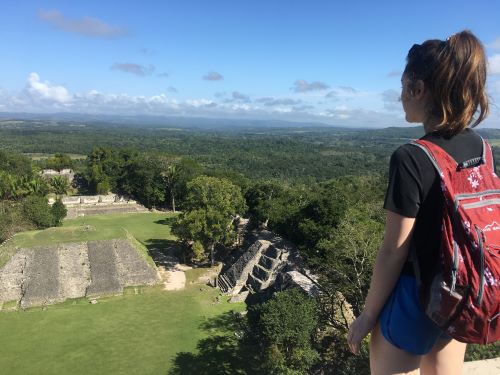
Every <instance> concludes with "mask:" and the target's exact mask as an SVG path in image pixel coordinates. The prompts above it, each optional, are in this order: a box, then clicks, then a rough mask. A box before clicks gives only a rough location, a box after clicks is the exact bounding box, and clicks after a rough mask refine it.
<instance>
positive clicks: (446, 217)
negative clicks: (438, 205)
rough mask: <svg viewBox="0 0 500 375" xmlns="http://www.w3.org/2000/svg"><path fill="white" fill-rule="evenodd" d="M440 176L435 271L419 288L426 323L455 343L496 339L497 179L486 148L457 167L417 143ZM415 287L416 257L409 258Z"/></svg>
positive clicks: (499, 263) (499, 264)
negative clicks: (440, 208)
mask: <svg viewBox="0 0 500 375" xmlns="http://www.w3.org/2000/svg"><path fill="white" fill-rule="evenodd" d="M412 144H413V145H415V146H418V147H420V148H421V149H422V150H423V151H424V152H425V153H426V154H427V156H428V157H429V158H430V160H431V162H432V164H433V165H434V167H435V168H436V170H437V172H438V174H439V175H440V176H441V190H442V192H443V195H444V202H445V203H444V205H443V222H442V242H441V250H440V259H441V262H440V269H439V271H438V272H437V273H436V275H435V276H434V279H433V281H432V283H431V285H430V286H427V287H426V288H424V289H421V290H423V291H424V295H423V307H424V309H425V312H426V314H427V316H429V318H431V319H432V320H433V321H434V322H435V323H436V324H437V325H438V326H439V327H441V328H442V329H443V330H446V331H447V333H448V334H449V335H450V336H451V337H453V338H454V339H456V340H458V341H462V342H467V343H478V344H487V343H491V342H495V341H497V340H499V339H500V324H498V321H499V320H500V318H499V316H500V302H499V300H500V285H499V283H500V179H499V178H498V176H497V175H496V174H495V169H494V165H493V154H492V151H491V147H490V145H489V144H488V143H486V142H485V141H484V140H483V155H482V157H478V158H475V159H471V160H468V161H466V162H463V163H460V164H457V162H456V161H455V160H454V159H453V158H452V157H451V156H450V155H449V154H448V153H446V152H445V151H444V150H443V149H442V148H441V147H439V146H437V145H435V144H434V143H431V142H429V141H424V140H417V141H414V142H412ZM411 256H412V258H413V260H414V262H413V264H414V265H415V266H416V267H415V274H416V277H417V280H418V282H419V284H420V272H419V270H418V262H417V261H416V254H415V253H413V254H411Z"/></svg>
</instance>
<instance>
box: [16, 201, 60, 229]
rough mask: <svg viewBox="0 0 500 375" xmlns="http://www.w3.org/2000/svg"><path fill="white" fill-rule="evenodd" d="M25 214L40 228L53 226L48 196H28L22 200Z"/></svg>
mask: <svg viewBox="0 0 500 375" xmlns="http://www.w3.org/2000/svg"><path fill="white" fill-rule="evenodd" d="M22 210H23V213H24V216H25V217H26V218H27V219H28V220H30V221H31V222H32V223H33V224H35V226H36V227H37V228H38V229H45V228H48V227H50V226H52V223H53V217H52V213H51V212H50V206H49V203H48V201H47V198H45V197H40V196H36V195H30V196H28V197H26V198H25V199H24V200H23V202H22Z"/></svg>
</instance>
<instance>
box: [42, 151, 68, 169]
mask: <svg viewBox="0 0 500 375" xmlns="http://www.w3.org/2000/svg"><path fill="white" fill-rule="evenodd" d="M72 167H73V161H72V160H71V157H70V156H69V155H68V154H62V153H56V154H55V155H54V157H52V158H48V159H47V168H49V169H55V170H56V171H58V172H60V171H61V170H62V169H64V168H72Z"/></svg>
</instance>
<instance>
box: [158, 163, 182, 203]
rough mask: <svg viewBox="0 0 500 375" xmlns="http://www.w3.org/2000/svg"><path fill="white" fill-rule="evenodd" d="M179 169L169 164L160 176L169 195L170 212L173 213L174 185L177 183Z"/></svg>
mask: <svg viewBox="0 0 500 375" xmlns="http://www.w3.org/2000/svg"><path fill="white" fill-rule="evenodd" d="M179 172H180V167H179V166H178V165H176V164H170V165H169V166H167V167H166V169H165V170H164V171H163V172H161V176H162V177H163V180H164V181H165V186H166V187H167V190H168V192H169V194H170V199H171V203H172V211H174V212H175V185H176V184H177V182H178V178H179Z"/></svg>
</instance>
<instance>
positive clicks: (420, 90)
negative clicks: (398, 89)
mask: <svg viewBox="0 0 500 375" xmlns="http://www.w3.org/2000/svg"><path fill="white" fill-rule="evenodd" d="M412 94H413V97H414V98H415V99H421V98H423V97H424V94H425V83H424V81H422V80H421V79H417V80H416V81H415V84H414V86H413V93H412Z"/></svg>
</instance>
